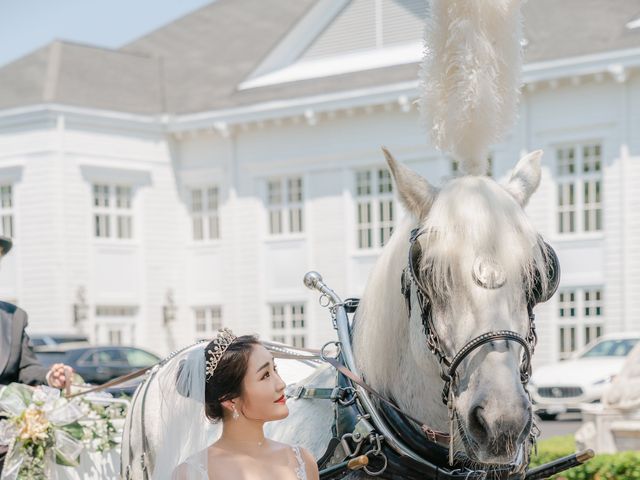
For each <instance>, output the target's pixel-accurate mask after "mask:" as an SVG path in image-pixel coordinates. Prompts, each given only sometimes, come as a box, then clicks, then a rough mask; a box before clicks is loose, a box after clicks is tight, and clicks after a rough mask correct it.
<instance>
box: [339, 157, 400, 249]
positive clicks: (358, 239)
mask: <svg viewBox="0 0 640 480" xmlns="http://www.w3.org/2000/svg"><path fill="white" fill-rule="evenodd" d="M382 177H384V178H382ZM364 178H366V181H363V179H364ZM351 185H352V199H353V207H354V210H353V211H354V217H353V232H354V237H355V238H354V242H353V248H354V251H355V252H357V253H370V252H377V251H379V250H381V249H382V248H383V247H384V245H386V243H387V242H388V241H389V238H390V237H391V235H392V234H393V231H394V230H395V228H396V226H397V220H398V214H399V209H398V207H399V206H398V204H397V202H396V198H395V185H394V183H393V178H392V177H391V173H390V172H389V170H388V168H386V167H384V166H375V167H364V168H355V169H354V170H353V176H352V182H351ZM385 214H386V217H387V218H383V217H384V216H385ZM365 240H366V241H365Z"/></svg>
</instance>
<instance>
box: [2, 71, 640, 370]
mask: <svg viewBox="0 0 640 480" xmlns="http://www.w3.org/2000/svg"><path fill="white" fill-rule="evenodd" d="M638 132H640V79H638V78H635V77H632V78H630V79H629V80H628V81H627V82H626V83H616V82H614V81H603V82H600V83H597V82H594V81H591V82H585V83H583V84H580V85H574V84H571V85H569V84H566V85H565V84H562V83H561V84H560V86H558V87H556V88H551V87H544V86H543V87H539V88H538V89H536V90H535V91H528V92H527V93H526V94H525V96H524V98H523V102H522V106H521V112H520V121H519V123H518V125H517V127H516V128H515V129H514V130H513V132H512V133H511V134H510V135H509V136H508V137H507V138H506V139H505V141H504V142H503V143H502V144H500V145H496V146H495V148H494V150H493V158H494V174H495V176H496V177H502V176H504V175H505V174H507V173H508V170H509V169H510V168H512V167H513V166H514V165H515V163H516V161H517V159H518V158H519V155H520V153H521V152H522V151H523V150H526V149H535V148H543V149H544V150H545V151H546V155H545V157H544V159H543V179H542V184H541V186H540V188H539V190H538V192H537V193H536V194H535V195H534V197H533V198H532V200H531V202H530V204H529V206H528V208H527V212H528V214H529V215H530V217H531V219H532V221H533V222H534V224H535V225H536V227H537V228H538V229H539V231H540V232H541V233H542V234H543V235H544V236H545V238H547V239H548V241H549V242H550V243H551V244H552V245H553V246H554V247H555V248H556V250H557V251H558V253H559V255H560V259H561V261H562V267H563V279H562V286H564V287H583V286H591V285H602V284H604V286H605V319H606V329H607V331H616V330H629V329H633V328H635V329H638V328H639V327H638V325H639V322H638V320H637V318H638V314H639V313H640V298H639V297H638V296H637V295H635V290H636V289H637V286H638V285H639V284H640V254H638V250H637V248H636V245H638V244H639V242H640V214H639V213H638V212H639V211H640V195H639V194H638V193H637V190H638V189H637V188H636V185H637V184H638V181H640V135H639V134H638ZM587 140H599V141H602V144H603V147H604V157H605V171H604V198H605V201H604V220H605V231H604V232H603V233H602V234H595V235H575V236H572V237H567V236H560V235H558V234H557V233H556V232H555V229H556V227H555V222H556V220H555V204H556V197H555V195H556V187H555V183H554V176H555V161H554V155H553V148H554V146H555V145H557V144H561V143H566V142H581V141H587ZM381 145H385V146H387V147H389V148H390V150H391V151H392V152H393V153H394V154H395V156H396V157H397V158H398V159H400V160H401V161H403V162H406V163H407V164H408V165H409V166H410V167H411V168H413V169H415V170H416V171H418V172H419V173H421V174H422V175H424V176H425V177H426V178H427V179H428V180H429V181H430V182H432V183H434V184H436V185H437V184H440V183H442V181H443V180H444V179H446V178H447V177H448V176H449V175H450V164H449V161H448V160H447V159H446V158H445V157H444V156H443V155H441V154H439V153H438V152H435V151H434V150H432V149H431V148H429V147H428V146H427V135H426V134H425V133H424V132H423V130H422V129H421V127H420V125H419V122H418V119H417V114H416V113H415V111H411V112H409V113H405V112H402V111H401V110H400V109H399V108H386V109H385V108H381V107H380V108H378V107H376V108H374V109H373V111H371V112H369V113H365V112H364V111H357V112H356V113H352V114H348V113H345V112H336V114H335V115H333V117H332V118H329V117H327V116H320V118H319V121H318V123H317V124H315V125H309V124H307V123H306V122H305V121H304V120H303V119H297V120H291V119H285V120H283V121H282V122H280V123H279V124H276V123H275V122H269V123H266V124H265V125H264V126H262V127H258V126H256V125H255V124H253V125H251V126H249V127H248V128H240V127H237V128H234V129H232V132H231V134H230V135H228V136H223V135H220V134H219V133H215V132H209V133H206V134H198V133H194V134H186V135H182V136H180V137H176V136H173V135H170V136H168V135H167V134H166V133H163V132H162V131H160V129H159V128H155V127H152V126H149V125H144V126H143V125H139V126H136V125H132V124H131V123H126V122H120V123H119V121H117V120H110V121H108V122H102V123H97V122H96V123H90V122H87V121H86V119H81V118H77V117H73V116H72V117H71V118H63V117H60V118H56V117H55V116H50V115H49V116H46V117H44V118H43V119H41V120H40V121H38V122H31V123H30V124H27V125H23V126H22V127H11V128H9V127H3V129H2V130H0V183H1V182H3V181H11V182H12V183H14V185H15V196H14V200H15V204H16V208H15V224H16V237H15V243H16V246H15V250H14V251H13V252H11V254H10V256H9V257H7V258H6V259H4V260H3V265H2V271H1V272H0V295H2V298H5V299H9V300H17V301H18V303H19V304H20V305H21V306H23V307H24V308H25V309H26V310H27V311H28V312H29V314H30V316H31V331H32V332H53V331H72V330H73V328H74V326H73V323H72V315H71V312H72V305H73V303H74V302H75V301H76V294H77V290H78V287H79V286H85V287H86V289H87V300H88V303H89V305H90V306H91V309H90V318H89V321H88V322H87V324H86V325H85V326H84V328H85V330H86V331H87V332H88V333H90V334H91V335H94V334H95V328H94V322H95V321H96V318H95V309H94V307H95V305H106V304H124V305H136V306H138V307H139V310H138V313H137V315H136V317H135V318H133V319H130V321H131V324H132V329H133V331H134V335H135V338H134V341H135V343H137V344H138V345H141V346H144V347H147V348H149V349H151V350H153V351H157V352H159V353H167V352H168V351H169V350H171V349H173V348H176V347H179V346H181V345H184V344H187V343H189V342H190V341H192V340H193V339H194V338H195V336H196V333H195V325H194V314H193V308H194V307H197V306H202V305H221V306H222V308H223V320H224V322H225V323H226V324H228V325H230V326H231V327H232V328H234V329H235V330H236V331H237V332H238V333H253V332H257V333H260V334H261V335H263V336H268V334H269V310H268V304H269V303H271V302H285V301H287V302H288V301H294V302H306V306H307V312H308V314H307V319H308V324H309V331H308V336H309V340H310V344H311V345H312V346H315V347H318V346H320V345H322V344H323V343H324V342H325V341H327V340H329V339H331V338H333V336H334V333H333V331H332V328H331V321H330V318H329V314H328V311H327V310H326V309H322V308H321V307H319V306H318V304H317V295H316V294H314V293H311V292H309V291H307V290H306V289H305V288H304V286H303V285H302V277H303V275H304V273H306V272H307V271H308V270H318V271H320V272H321V273H322V274H323V276H324V277H325V279H326V281H327V283H329V285H330V286H332V287H333V288H334V289H335V290H336V291H337V292H338V293H339V294H340V295H341V296H343V297H348V296H357V295H360V294H361V293H362V290H363V287H364V282H365V280H366V277H367V275H368V272H369V270H370V268H371V266H372V265H373V262H375V259H376V257H377V254H378V252H377V251H375V250H374V251H371V252H362V251H358V250H357V249H356V248H355V242H356V239H355V218H354V215H355V205H354V201H353V191H354V170H355V169H360V168H369V167H370V168H375V167H382V166H383V165H384V160H383V156H382V154H381V152H380V146H381ZM288 175H296V176H298V175H301V176H302V177H303V179H304V196H305V205H304V216H305V229H304V230H305V231H304V233H302V234H297V235H289V236H282V237H272V236H269V235H268V234H267V223H266V220H267V216H266V210H265V200H264V198H265V180H266V179H267V178H270V177H274V176H276V177H277V176H288ZM100 181H103V182H109V183H114V182H115V183H118V182H124V183H128V184H131V185H132V186H133V188H134V191H135V195H134V230H135V238H134V239H133V240H131V241H124V242H122V241H120V242H116V241H100V239H96V238H94V236H93V230H92V229H93V219H92V207H91V201H92V192H91V183H92V182H100ZM212 184H215V185H219V187H220V205H221V206H220V211H219V213H220V231H221V238H220V239H219V240H215V241H210V242H205V243H202V242H194V241H193V240H192V235H191V223H190V218H189V213H188V211H189V189H190V188H197V187H203V186H208V185H212ZM392 288H396V286H395V285H392ZM169 290H171V291H172V292H173V293H174V297H175V302H176V305H177V311H176V321H175V322H173V323H172V324H170V325H169V326H168V327H166V326H165V325H164V324H163V321H162V320H163V316H162V307H163V305H164V304H165V303H166V294H167V292H168V291H169ZM556 312H557V300H555V299H554V300H551V301H550V302H549V303H548V304H547V305H541V306H539V307H538V308H537V309H536V313H537V316H538V332H539V337H540V344H539V348H538V354H537V359H536V361H537V362H538V363H542V362H546V361H549V360H553V359H555V358H556V356H557V344H558V337H557V328H556V325H555V322H556Z"/></svg>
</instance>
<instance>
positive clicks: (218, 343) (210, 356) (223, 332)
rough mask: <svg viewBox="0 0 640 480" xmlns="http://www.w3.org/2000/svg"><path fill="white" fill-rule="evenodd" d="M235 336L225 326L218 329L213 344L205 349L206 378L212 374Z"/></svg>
mask: <svg viewBox="0 0 640 480" xmlns="http://www.w3.org/2000/svg"><path fill="white" fill-rule="evenodd" d="M236 338H237V337H236V336H235V335H234V334H233V332H232V331H231V330H229V329H228V328H226V327H225V328H221V329H220V330H218V335H217V336H216V338H214V339H213V346H212V347H211V348H209V349H208V350H207V365H206V369H205V372H206V374H207V380H209V379H210V378H211V377H212V376H213V372H215V371H216V367H217V366H218V362H219V361H220V359H221V358H222V356H223V355H224V352H226V351H227V348H229V345H231V344H232V343H233V341H234V340H235V339H236Z"/></svg>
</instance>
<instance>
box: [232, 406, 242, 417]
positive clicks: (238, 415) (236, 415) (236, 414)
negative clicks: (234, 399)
mask: <svg viewBox="0 0 640 480" xmlns="http://www.w3.org/2000/svg"><path fill="white" fill-rule="evenodd" d="M231 417H232V418H233V419H234V420H237V419H238V418H240V414H239V413H238V411H237V410H236V406H235V405H234V406H233V413H232V414H231Z"/></svg>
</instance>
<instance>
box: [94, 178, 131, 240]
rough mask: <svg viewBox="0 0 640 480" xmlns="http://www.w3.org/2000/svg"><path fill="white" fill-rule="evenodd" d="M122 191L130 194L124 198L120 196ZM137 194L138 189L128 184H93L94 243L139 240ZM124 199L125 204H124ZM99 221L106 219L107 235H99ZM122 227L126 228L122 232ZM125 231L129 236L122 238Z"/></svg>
mask: <svg viewBox="0 0 640 480" xmlns="http://www.w3.org/2000/svg"><path fill="white" fill-rule="evenodd" d="M98 189H102V190H103V191H102V195H101V196H100V195H99V194H98ZM105 189H106V196H105V194H104V192H105ZM122 190H125V191H127V192H128V194H127V195H125V196H124V197H122V196H121V195H120V192H121V191H122ZM135 194H136V187H135V186H134V185H131V184H129V183H126V182H106V181H93V182H91V227H92V238H93V239H94V241H100V242H116V243H133V242H135V241H136V240H137V237H136V225H135ZM123 198H124V202H122V199H123ZM105 199H106V200H105ZM101 200H102V201H101ZM100 203H102V204H100ZM123 204H124V205H123ZM99 219H106V223H104V225H106V235H100V234H99V228H100V223H99V222H100V221H99ZM121 222H124V223H121ZM122 226H126V227H125V228H123V229H122V230H121V228H122ZM123 230H124V231H127V232H128V235H126V236H122V235H121V232H122V231H123Z"/></svg>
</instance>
